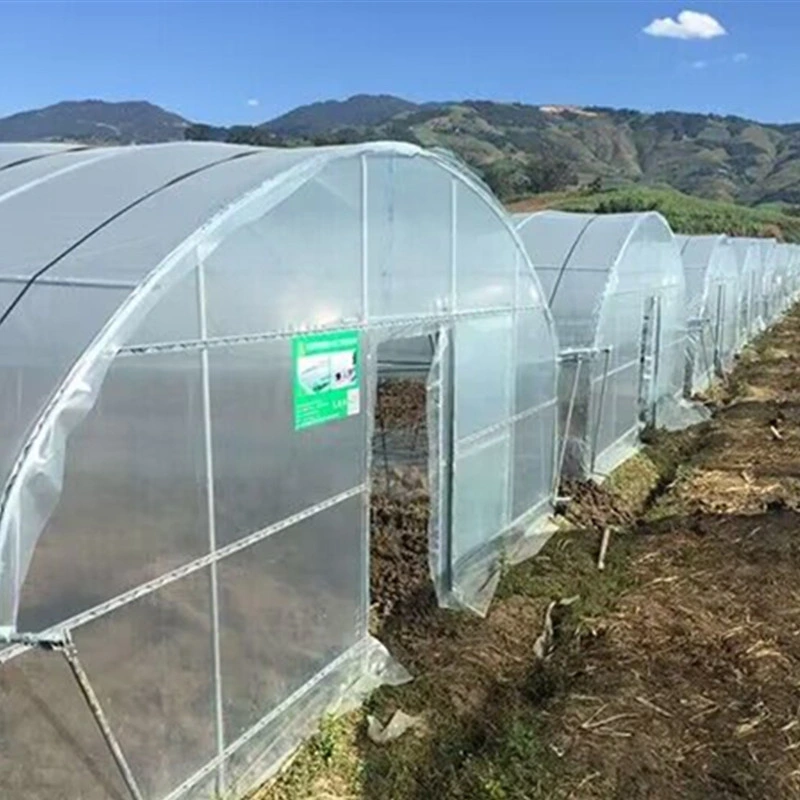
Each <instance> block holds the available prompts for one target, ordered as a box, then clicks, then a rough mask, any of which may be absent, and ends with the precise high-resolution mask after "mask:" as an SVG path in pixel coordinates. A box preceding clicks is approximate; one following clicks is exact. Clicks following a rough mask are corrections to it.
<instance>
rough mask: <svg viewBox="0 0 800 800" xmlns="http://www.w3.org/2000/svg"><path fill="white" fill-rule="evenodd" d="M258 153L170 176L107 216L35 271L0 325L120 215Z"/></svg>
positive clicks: (232, 156) (234, 157) (0, 315)
mask: <svg viewBox="0 0 800 800" xmlns="http://www.w3.org/2000/svg"><path fill="white" fill-rule="evenodd" d="M257 153H258V150H252V151H248V152H244V153H234V154H232V155H230V156H228V157H226V158H222V159H219V160H217V161H212V162H211V163H210V164H204V165H203V166H201V167H197V168H195V169H193V170H189V171H187V172H184V173H182V174H181V175H177V176H176V177H174V178H170V180H168V181H166V182H165V183H163V184H161V185H160V186H157V187H155V188H154V189H151V190H150V191H149V192H146V193H145V194H143V195H141V197H137V198H136V199H135V200H133V201H131V202H130V203H128V204H127V205H125V206H123V207H122V208H121V209H119V210H118V211H116V212H115V213H113V214H112V215H111V216H109V217H106V219H104V220H103V221H102V222H100V223H98V224H97V225H95V227H94V228H92V229H91V230H90V231H88V232H87V233H85V234H84V235H83V236H81V237H79V238H78V239H77V240H76V241H74V242H73V243H72V244H71V245H70V246H69V247H67V248H66V249H65V250H63V251H62V252H61V253H59V254H58V255H57V256H56V257H55V258H53V259H51V260H50V261H49V262H48V263H47V264H45V265H44V266H43V267H41V268H40V269H39V270H37V271H36V272H34V274H33V275H32V276H31V277H30V278H29V279H28V282H27V283H26V284H25V286H24V287H23V288H22V289H21V290H20V291H19V293H18V294H17V296H16V297H15V298H14V299H13V300H12V301H11V302H10V303H9V304H8V307H7V308H6V310H5V311H4V312H3V313H2V314H0V326H2V324H3V323H4V322H5V321H6V320H7V319H8V318H9V316H10V315H11V314H12V312H13V311H14V309H15V308H16V307H17V306H18V305H19V303H20V302H21V300H22V298H23V297H25V295H26V294H27V293H28V292H29V291H30V289H31V287H32V286H33V285H34V284H35V283H36V282H37V281H38V280H39V278H41V277H42V276H43V275H45V274H46V273H47V272H48V271H49V270H51V269H52V268H53V267H55V266H56V265H57V264H58V263H59V262H60V261H62V260H63V259H64V258H66V257H67V256H68V255H69V254H70V253H72V252H74V251H75V250H77V249H78V248H79V247H80V246H81V245H83V244H85V243H86V242H87V241H88V240H89V239H91V238H92V237H93V236H95V235H96V234H98V233H99V232H100V231H102V230H103V228H106V227H108V226H109V225H111V224H112V223H113V222H115V221H116V220H118V219H119V218H120V217H122V216H124V215H125V214H127V213H128V212H129V211H131V210H133V209H134V208H136V207H137V206H139V205H141V204H142V203H144V202H146V201H147V200H149V199H150V198H151V197H154V196H155V195H157V194H159V193H160V192H163V191H165V190H167V189H169V188H170V187H172V186H176V185H177V184H179V183H182V182H183V181H185V180H187V179H188V178H191V177H193V176H194V175H198V174H199V173H201V172H206V171H207V170H210V169H213V168H214V167H217V166H219V165H220V164H225V163H227V162H230V161H235V160H237V159H240V158H247V157H248V156H253V155H256V154H257Z"/></svg>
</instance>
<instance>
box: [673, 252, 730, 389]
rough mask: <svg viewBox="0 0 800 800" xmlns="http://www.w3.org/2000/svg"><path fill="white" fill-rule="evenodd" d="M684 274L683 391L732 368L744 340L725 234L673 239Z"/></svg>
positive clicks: (704, 384) (705, 384) (707, 382)
mask: <svg viewBox="0 0 800 800" xmlns="http://www.w3.org/2000/svg"><path fill="white" fill-rule="evenodd" d="M676 240H677V242H678V246H679V247H680V249H681V257H682V258H683V269H684V274H685V276H686V300H687V313H688V325H689V334H690V340H689V352H688V354H687V368H686V392H687V394H694V393H695V392H699V391H703V390H704V389H707V388H708V386H709V385H710V384H711V382H712V381H713V379H714V378H715V377H720V376H721V375H723V374H724V373H726V372H728V371H729V370H730V369H731V367H732V366H733V359H734V357H735V355H736V352H737V349H738V343H739V342H740V341H741V340H742V338H743V336H744V331H743V330H742V329H741V327H740V326H741V324H742V321H741V320H742V317H741V314H740V309H739V300H740V292H739V268H738V263H737V260H736V253H735V251H734V249H733V246H732V245H731V243H730V240H729V239H728V238H727V237H726V236H677V237H676Z"/></svg>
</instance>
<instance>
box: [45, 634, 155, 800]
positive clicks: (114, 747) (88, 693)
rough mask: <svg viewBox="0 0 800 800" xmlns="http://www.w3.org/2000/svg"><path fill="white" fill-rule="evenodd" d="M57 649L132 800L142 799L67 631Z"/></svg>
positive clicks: (142, 796)
mask: <svg viewBox="0 0 800 800" xmlns="http://www.w3.org/2000/svg"><path fill="white" fill-rule="evenodd" d="M58 649H59V650H60V651H61V653H62V654H63V656H64V658H65V659H66V662H67V664H69V668H70V670H71V671H72V675H73V677H74V678H75V682H76V683H77V684H78V688H79V689H80V691H81V694H82V695H83V699H84V700H86V705H88V706H89V710H90V711H91V712H92V716H93V717H94V721H95V723H96V724H97V727H98V729H99V730H100V734H101V735H102V737H103V740H104V741H105V743H106V745H107V747H108V749H109V751H110V752H111V757H112V758H113V759H114V763H115V764H116V765H117V769H118V770H119V773H120V775H121V776H122V780H123V782H124V783H125V787H126V788H127V790H128V792H129V793H130V796H131V798H132V800H144V795H143V794H142V792H141V790H140V789H139V786H138V784H137V783H136V778H134V776H133V772H132V771H131V768H130V765H129V764H128V762H127V760H126V758H125V754H124V753H123V752H122V747H120V744H119V742H118V741H117V737H116V736H115V735H114V731H113V730H112V729H111V725H110V724H109V722H108V719H107V718H106V715H105V713H104V711H103V707H102V706H101V705H100V700H99V699H98V697H97V695H96V694H95V692H94V689H93V687H92V684H91V682H90V681H89V676H88V675H87V674H86V672H85V671H84V669H83V666H82V665H81V661H80V658H79V657H78V648H77V647H75V643H74V642H73V641H72V635H71V634H70V632H69V631H65V632H64V641H63V643H62V644H61V645H60V646H59V647H58Z"/></svg>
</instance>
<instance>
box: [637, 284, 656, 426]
mask: <svg viewBox="0 0 800 800" xmlns="http://www.w3.org/2000/svg"><path fill="white" fill-rule="evenodd" d="M654 315H655V298H654V297H653V296H652V295H650V296H649V297H647V298H645V301H644V311H643V313H642V340H641V344H640V347H639V419H640V420H641V421H644V422H645V423H646V422H647V416H648V414H649V413H650V399H651V395H652V374H651V373H652V366H653V365H652V360H653V357H652V353H651V345H652V339H653V325H654V320H653V317H654Z"/></svg>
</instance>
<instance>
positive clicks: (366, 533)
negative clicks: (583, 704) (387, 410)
mask: <svg viewBox="0 0 800 800" xmlns="http://www.w3.org/2000/svg"><path fill="white" fill-rule="evenodd" d="M360 165H361V264H360V267H361V320H362V322H363V323H364V328H363V333H362V334H361V338H362V351H363V356H362V364H360V365H359V367H360V368H361V369H362V370H363V374H362V375H361V381H362V385H363V387H364V388H363V391H364V413H366V415H367V418H366V426H365V427H366V431H365V435H366V442H365V446H364V473H365V478H364V483H365V484H366V486H367V488H366V490H365V491H364V495H363V498H362V511H361V574H360V575H359V580H360V581H361V592H360V600H361V609H360V612H361V613H360V614H359V617H360V624H359V630H358V636H359V639H365V638H366V637H367V636H368V634H369V608H370V602H371V599H372V598H371V597H370V582H369V572H370V544H371V541H372V539H371V535H372V534H371V525H372V508H371V503H372V437H373V434H374V430H375V423H374V415H375V413H376V412H377V410H378V402H377V394H378V392H377V389H378V376H377V374H374V373H376V372H377V358H376V357H375V356H376V355H377V351H376V352H375V353H373V337H372V335H371V334H370V331H369V329H368V327H367V326H368V323H369V318H370V317H369V224H368V207H369V165H368V162H367V157H366V156H365V155H362V156H361V159H360ZM375 347H376V348H377V345H375ZM381 431H382V441H383V453H384V467H385V469H386V476H387V486H388V475H389V457H388V454H387V451H386V430H385V428H384V422H383V411H382V410H381ZM368 669H369V666H368V661H367V653H366V650H365V651H364V656H363V659H362V662H361V670H362V674H364V675H366V674H367V671H368Z"/></svg>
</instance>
